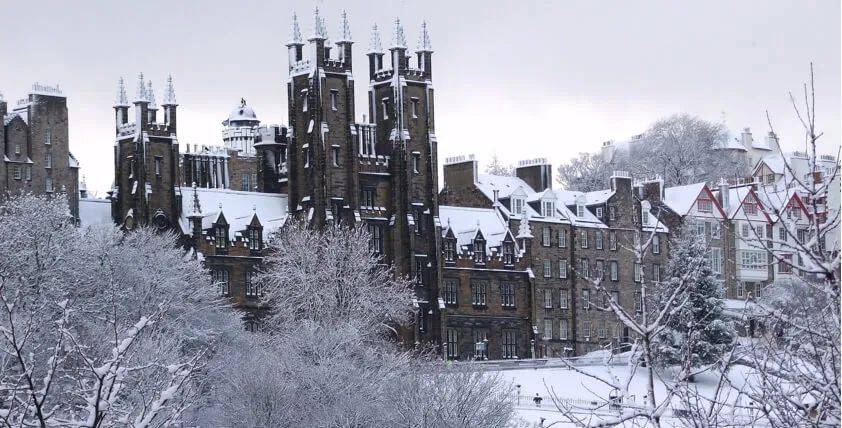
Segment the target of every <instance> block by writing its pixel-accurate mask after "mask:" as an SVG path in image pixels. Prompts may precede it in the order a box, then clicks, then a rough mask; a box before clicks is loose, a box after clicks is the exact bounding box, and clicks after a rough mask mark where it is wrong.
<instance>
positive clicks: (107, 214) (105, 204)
mask: <svg viewBox="0 0 842 428" xmlns="http://www.w3.org/2000/svg"><path fill="white" fill-rule="evenodd" d="M79 223H80V224H81V226H82V227H88V226H93V225H97V224H113V223H114V220H112V219H111V201H109V200H108V199H95V198H79Z"/></svg>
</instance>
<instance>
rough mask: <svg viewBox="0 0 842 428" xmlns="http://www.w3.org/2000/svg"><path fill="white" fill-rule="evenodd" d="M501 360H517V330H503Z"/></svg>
mask: <svg viewBox="0 0 842 428" xmlns="http://www.w3.org/2000/svg"><path fill="white" fill-rule="evenodd" d="M503 358H504V359H512V358H517V330H514V329H509V328H507V329H505V330H503Z"/></svg>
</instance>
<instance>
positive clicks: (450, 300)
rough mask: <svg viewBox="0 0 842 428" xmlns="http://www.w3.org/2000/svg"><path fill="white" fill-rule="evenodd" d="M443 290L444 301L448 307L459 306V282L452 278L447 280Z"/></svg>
mask: <svg viewBox="0 0 842 428" xmlns="http://www.w3.org/2000/svg"><path fill="white" fill-rule="evenodd" d="M443 288H444V290H443V292H442V299H443V300H444V303H445V304H447V305H457V304H459V303H458V299H459V280H458V279H452V278H449V279H445V280H444V287H443Z"/></svg>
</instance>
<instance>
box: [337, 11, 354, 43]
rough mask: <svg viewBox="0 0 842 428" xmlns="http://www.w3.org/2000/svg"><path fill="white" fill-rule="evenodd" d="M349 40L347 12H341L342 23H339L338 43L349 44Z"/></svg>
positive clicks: (349, 29)
mask: <svg viewBox="0 0 842 428" xmlns="http://www.w3.org/2000/svg"><path fill="white" fill-rule="evenodd" d="M350 41H352V40H351V26H350V25H349V24H348V12H346V11H344V10H343V11H342V22H340V23H339V40H338V42H350Z"/></svg>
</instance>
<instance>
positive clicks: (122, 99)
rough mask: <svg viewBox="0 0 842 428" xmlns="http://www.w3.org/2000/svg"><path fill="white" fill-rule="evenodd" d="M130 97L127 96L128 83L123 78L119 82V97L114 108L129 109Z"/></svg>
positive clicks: (115, 100)
mask: <svg viewBox="0 0 842 428" xmlns="http://www.w3.org/2000/svg"><path fill="white" fill-rule="evenodd" d="M128 106H129V97H127V96H126V82H125V81H123V78H122V77H121V78H120V80H119V81H118V82H117V97H116V98H115V99H114V107H128Z"/></svg>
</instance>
